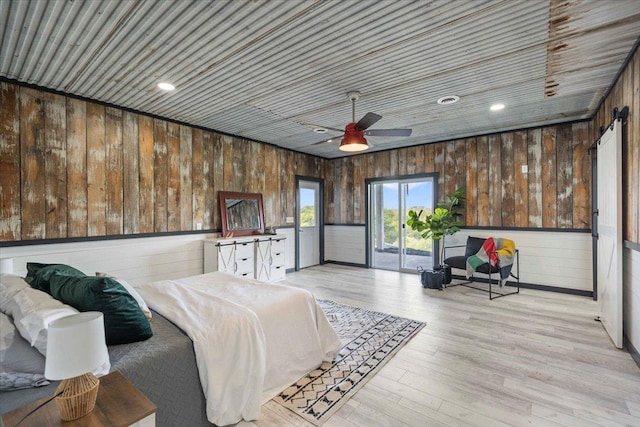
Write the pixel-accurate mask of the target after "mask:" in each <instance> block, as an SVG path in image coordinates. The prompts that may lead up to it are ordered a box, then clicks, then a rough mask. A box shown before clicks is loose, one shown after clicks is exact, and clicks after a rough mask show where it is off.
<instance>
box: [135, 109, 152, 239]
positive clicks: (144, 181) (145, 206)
mask: <svg viewBox="0 0 640 427" xmlns="http://www.w3.org/2000/svg"><path fill="white" fill-rule="evenodd" d="M153 137H154V135H153V119H152V118H151V117H147V116H139V117H138V145H139V149H140V152H139V160H138V166H139V169H140V184H139V188H140V202H139V203H140V221H139V224H140V233H153V231H154V230H155V221H154V220H155V187H154V160H153V158H154V156H153V150H154V148H153V145H154V144H153Z"/></svg>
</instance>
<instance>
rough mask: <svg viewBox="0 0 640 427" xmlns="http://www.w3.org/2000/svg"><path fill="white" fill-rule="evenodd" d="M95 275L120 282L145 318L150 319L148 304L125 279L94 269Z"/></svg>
mask: <svg viewBox="0 0 640 427" xmlns="http://www.w3.org/2000/svg"><path fill="white" fill-rule="evenodd" d="M96 276H102V277H110V278H112V279H114V280H115V281H116V282H118V283H120V284H121V285H122V287H123V288H125V289H126V290H127V292H129V294H130V295H131V296H132V297H133V299H135V300H136V302H137V303H138V305H139V306H140V310H142V312H143V313H144V316H145V317H146V318H147V320H151V310H149V306H148V305H147V303H146V302H144V299H142V295H140V293H138V291H136V290H135V288H134V287H133V286H131V285H130V284H129V283H127V282H126V281H125V280H123V279H120V278H119V277H114V276H112V275H110V274H108V273H104V272H100V271H96Z"/></svg>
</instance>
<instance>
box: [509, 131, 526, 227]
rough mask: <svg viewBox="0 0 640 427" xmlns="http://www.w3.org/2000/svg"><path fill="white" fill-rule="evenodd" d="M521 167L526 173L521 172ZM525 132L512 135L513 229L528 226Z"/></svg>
mask: <svg viewBox="0 0 640 427" xmlns="http://www.w3.org/2000/svg"><path fill="white" fill-rule="evenodd" d="M522 166H526V167H527V172H522ZM528 167H529V163H528V148H527V132H526V131H517V132H514V133H513V170H514V172H513V174H514V175H513V179H514V180H513V203H514V207H515V211H514V213H513V216H514V218H513V219H514V227H528V226H529V180H528V178H529V172H528Z"/></svg>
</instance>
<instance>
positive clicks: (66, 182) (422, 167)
mask: <svg viewBox="0 0 640 427" xmlns="http://www.w3.org/2000/svg"><path fill="white" fill-rule="evenodd" d="M636 58H637V56H636ZM636 68H640V67H636V66H635V65H634V66H632V67H631V68H630V69H631V71H630V72H629V73H630V74H625V75H624V76H623V78H622V80H621V82H622V83H620V84H619V85H618V86H619V87H618V88H617V89H616V90H614V91H613V92H612V95H611V96H617V97H621V99H620V100H614V99H613V98H612V99H609V101H608V103H609V104H608V105H615V106H617V104H621V103H631V104H633V105H636V104H637V102H638V95H637V86H638V78H637V74H638V73H637V72H636ZM625 72H627V71H625ZM0 88H1V89H2V91H1V92H0V93H1V94H2V105H1V108H2V112H3V114H2V120H3V124H4V123H5V122H6V123H9V124H8V125H4V126H3V128H2V129H3V130H2V134H1V137H2V140H1V141H0V142H1V144H0V150H2V154H3V156H2V166H3V167H2V169H3V170H2V173H0V185H2V190H3V191H2V193H3V194H2V226H1V227H0V230H1V233H2V234H1V236H2V239H3V240H20V239H43V238H46V237H51V236H60V237H65V236H69V237H81V236H83V235H88V236H97V235H105V234H136V233H150V232H154V231H164V230H167V231H169V230H171V231H173V230H191V229H195V228H196V224H198V223H200V224H202V228H203V229H206V228H214V229H218V228H219V226H220V224H219V212H218V207H217V200H216V197H217V192H218V191H220V190H230V191H234V190H235V191H251V192H261V193H263V198H264V204H265V216H266V218H265V221H266V223H267V224H269V225H276V226H277V225H283V224H284V223H285V222H286V217H288V216H293V215H294V214H295V180H294V176H295V175H296V174H298V175H305V176H318V177H323V178H324V179H325V212H324V213H325V222H327V223H346V224H349V223H353V224H361V223H364V222H365V220H366V218H365V209H364V207H365V196H366V188H365V185H364V180H365V179H367V178H372V177H377V178H383V177H390V176H397V175H398V174H403V175H412V174H416V173H431V172H437V173H438V174H439V182H438V190H439V198H440V200H443V198H444V194H445V193H448V192H451V191H453V190H454V189H455V188H457V187H465V189H466V195H467V206H466V210H465V220H466V223H467V224H468V225H481V226H482V225H494V226H515V227H534V228H539V227H551V228H556V227H557V228H588V227H589V224H590V218H589V217H590V215H589V211H590V194H589V186H590V182H591V181H590V180H591V176H590V167H589V162H590V160H589V156H588V155H587V154H586V149H587V147H588V145H590V142H591V141H590V140H591V139H592V137H593V135H594V133H595V130H594V129H596V127H598V126H599V121H600V122H602V121H605V120H607V117H606V116H608V115H609V114H605V113H604V112H603V111H599V112H598V114H597V115H596V121H595V122H594V125H593V126H590V125H589V124H588V123H574V124H570V125H557V126H551V127H547V128H538V129H532V130H529V131H518V132H510V133H503V134H498V135H491V136H481V137H476V138H470V139H463V140H456V141H453V142H447V143H436V144H427V145H421V146H416V147H407V148H403V149H400V150H388V151H382V152H374V153H366V154H361V155H357V156H349V157H345V158H340V159H335V160H323V159H317V158H313V157H311V156H306V155H303V154H300V153H293V152H289V151H286V150H281V149H278V148H276V147H273V146H268V145H263V144H257V143H253V142H249V141H245V140H241V139H238V138H233V137H229V136H221V135H218V134H215V133H210V132H205V131H202V130H199V129H195V128H191V127H188V126H184V125H177V124H174V123H171V122H168V121H165V120H160V119H152V118H150V117H148V116H143V115H137V114H134V113H130V112H124V111H121V110H118V109H115V108H111V107H109V108H106V109H105V107H104V106H101V105H98V104H94V103H89V102H86V101H82V100H77V99H70V98H64V97H61V96H59V95H55V96H54V95H51V94H48V93H45V92H42V91H37V90H34V89H30V88H24V87H18V86H15V85H11V84H8V83H3V84H2V86H1V87H0ZM606 105H607V104H605V106H606ZM636 108H637V107H636ZM601 110H602V109H601ZM632 111H633V108H632ZM637 121H638V115H637V114H635V115H634V114H633V112H632V114H631V116H630V124H629V129H628V132H627V137H626V138H627V140H628V142H627V143H626V144H627V145H626V150H627V153H628V156H627V157H628V158H629V165H628V167H627V168H626V169H625V173H626V175H625V182H626V184H625V185H626V188H628V192H627V193H628V194H631V195H630V196H629V200H628V201H627V204H626V211H625V216H626V217H628V218H629V220H628V222H627V226H626V228H625V235H626V236H633V238H632V241H633V239H635V240H638V233H639V232H638V230H639V229H640V223H639V222H638V221H640V220H638V219H637V218H638V210H639V209H637V208H635V205H637V204H638V200H637V199H634V197H635V196H633V194H635V193H637V191H636V192H635V193H634V192H633V190H634V189H637V188H638V182H639V181H640V176H639V174H640V172H639V169H640V168H639V167H638V161H637V160H636V158H637V157H638V154H640V153H638V150H639V148H638V141H637V139H638V137H637V128H638V125H637ZM7 129H9V131H7ZM11 129H13V131H11ZM11 141H13V142H11ZM16 144H18V147H17V148H16ZM53 152H55V153H57V154H56V156H49V153H53ZM12 162H13V163H12ZM12 164H13V169H12V166H11V165H12ZM523 164H526V165H527V166H528V173H526V174H523V173H521V171H520V167H521V166H522V165H523ZM17 169H19V170H17ZM12 170H13V172H11V171H12ZM42 170H44V171H45V174H44V176H43V174H38V172H39V171H42ZM5 171H8V172H6V174H5ZM255 171H264V173H263V174H261V173H258V174H256V173H255ZM9 176H10V177H11V179H9V178H8V177H9ZM54 177H55V178H54ZM16 182H17V184H16ZM112 184H115V185H112ZM12 186H13V187H12ZM5 188H13V192H11V191H9V190H5ZM16 192H17V193H16ZM11 218H13V219H11Z"/></svg>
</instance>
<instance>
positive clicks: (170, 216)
mask: <svg viewBox="0 0 640 427" xmlns="http://www.w3.org/2000/svg"><path fill="white" fill-rule="evenodd" d="M167 167H168V169H169V176H168V182H167V230H168V231H179V230H181V229H182V222H181V214H182V210H181V208H180V197H181V195H182V193H181V192H180V184H181V179H180V178H181V176H180V167H181V164H180V125H179V124H177V123H171V122H169V123H167ZM189 201H191V200H189Z"/></svg>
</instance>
